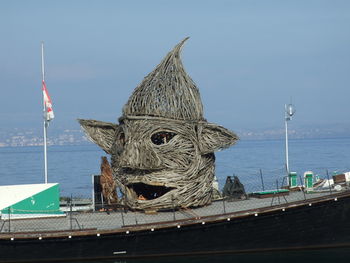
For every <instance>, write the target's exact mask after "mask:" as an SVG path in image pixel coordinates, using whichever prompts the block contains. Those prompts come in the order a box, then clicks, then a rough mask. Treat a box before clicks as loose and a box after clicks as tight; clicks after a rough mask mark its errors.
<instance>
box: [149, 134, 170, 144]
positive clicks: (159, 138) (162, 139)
mask: <svg viewBox="0 0 350 263" xmlns="http://www.w3.org/2000/svg"><path fill="white" fill-rule="evenodd" d="M175 135H176V133H173V132H166V131H161V132H156V133H154V134H153V135H152V136H151V141H152V142H153V143H154V144H156V145H161V144H165V143H168V142H169V141H170V140H171V139H172V138H173V137H174V136H175Z"/></svg>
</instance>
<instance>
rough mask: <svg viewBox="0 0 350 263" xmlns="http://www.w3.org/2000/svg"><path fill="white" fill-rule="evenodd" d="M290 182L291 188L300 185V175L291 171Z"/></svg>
mask: <svg viewBox="0 0 350 263" xmlns="http://www.w3.org/2000/svg"><path fill="white" fill-rule="evenodd" d="M288 184H289V187H290V188H293V187H297V186H298V176H297V173H296V172H290V173H289V175H288Z"/></svg>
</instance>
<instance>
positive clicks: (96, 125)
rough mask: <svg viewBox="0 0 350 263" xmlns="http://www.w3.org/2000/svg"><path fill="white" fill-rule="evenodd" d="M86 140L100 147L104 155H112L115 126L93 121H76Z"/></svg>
mask: <svg viewBox="0 0 350 263" xmlns="http://www.w3.org/2000/svg"><path fill="white" fill-rule="evenodd" d="M78 121H79V123H80V125H81V127H82V128H83V130H84V131H85V134H86V136H87V137H88V139H89V140H90V141H92V142H94V143H96V144H97V145H98V146H100V147H101V148H102V149H103V150H104V151H105V152H106V153H109V154H111V153H112V146H113V144H114V142H115V137H116V131H117V127H118V125H117V124H114V123H110V122H102V121H95V120H82V119H78Z"/></svg>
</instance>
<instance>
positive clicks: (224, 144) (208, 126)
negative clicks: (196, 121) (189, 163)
mask: <svg viewBox="0 0 350 263" xmlns="http://www.w3.org/2000/svg"><path fill="white" fill-rule="evenodd" d="M198 132H199V137H198V139H199V145H200V151H201V153H202V154H207V153H212V152H215V151H218V150H221V149H225V148H228V147H230V146H231V145H234V144H235V143H236V141H237V140H238V139H239V138H238V136H237V135H236V134H235V133H233V132H231V131H229V130H228V129H225V128H224V127H222V126H219V125H216V124H213V123H207V122H205V123H202V125H199V129H198Z"/></svg>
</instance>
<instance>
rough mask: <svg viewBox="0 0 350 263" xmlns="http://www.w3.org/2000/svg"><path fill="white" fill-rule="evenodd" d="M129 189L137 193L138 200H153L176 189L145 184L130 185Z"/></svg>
mask: <svg viewBox="0 0 350 263" xmlns="http://www.w3.org/2000/svg"><path fill="white" fill-rule="evenodd" d="M128 188H129V189H130V190H133V191H134V192H135V194H136V196H137V199H138V200H153V199H156V198H158V197H161V196H162V195H164V194H166V193H168V192H169V191H171V190H173V189H175V188H173V187H166V186H156V185H149V184H144V183H134V184H129V185H128Z"/></svg>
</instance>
